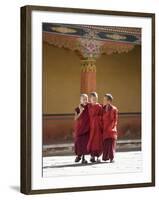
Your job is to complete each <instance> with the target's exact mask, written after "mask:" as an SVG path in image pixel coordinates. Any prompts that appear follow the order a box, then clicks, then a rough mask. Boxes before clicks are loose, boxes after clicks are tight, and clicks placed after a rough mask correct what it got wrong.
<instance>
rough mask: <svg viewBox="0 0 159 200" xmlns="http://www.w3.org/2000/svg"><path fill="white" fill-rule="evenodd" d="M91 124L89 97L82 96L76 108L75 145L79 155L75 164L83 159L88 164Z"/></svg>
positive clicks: (76, 152)
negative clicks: (86, 157)
mask: <svg viewBox="0 0 159 200" xmlns="http://www.w3.org/2000/svg"><path fill="white" fill-rule="evenodd" d="M89 124H90V123H89V113H88V95H87V94H81V96H80V105H79V106H78V107H77V108H75V130H74V145H75V154H76V155H77V157H76V159H75V162H79V161H80V160H81V159H82V163H84V164H85V163H87V160H86V159H85V155H86V154H88V153H87V144H88V139H89V131H90V126H89Z"/></svg>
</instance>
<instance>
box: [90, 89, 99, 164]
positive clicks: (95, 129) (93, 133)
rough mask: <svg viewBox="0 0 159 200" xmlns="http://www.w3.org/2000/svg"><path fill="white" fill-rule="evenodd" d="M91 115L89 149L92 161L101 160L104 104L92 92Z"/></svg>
mask: <svg viewBox="0 0 159 200" xmlns="http://www.w3.org/2000/svg"><path fill="white" fill-rule="evenodd" d="M88 110H89V117H90V137H89V141H88V146H87V150H88V152H89V153H90V155H91V158H90V161H91V162H99V161H100V160H99V157H100V155H101V154H102V106H101V105H100V104H99V103H98V94H97V93H96V92H92V93H90V103H89V105H88Z"/></svg>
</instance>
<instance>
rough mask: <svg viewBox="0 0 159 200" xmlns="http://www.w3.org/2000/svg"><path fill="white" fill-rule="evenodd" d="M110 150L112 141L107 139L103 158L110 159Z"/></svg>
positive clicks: (104, 143) (104, 144) (104, 142)
mask: <svg viewBox="0 0 159 200" xmlns="http://www.w3.org/2000/svg"><path fill="white" fill-rule="evenodd" d="M109 151H110V141H109V139H105V140H104V141H103V157H102V160H104V161H107V160H109Z"/></svg>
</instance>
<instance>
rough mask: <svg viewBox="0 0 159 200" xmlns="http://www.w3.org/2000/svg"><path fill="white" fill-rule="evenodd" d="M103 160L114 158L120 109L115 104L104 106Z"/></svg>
mask: <svg viewBox="0 0 159 200" xmlns="http://www.w3.org/2000/svg"><path fill="white" fill-rule="evenodd" d="M102 119H103V120H102V122H103V158H102V159H103V160H105V161H106V160H109V159H110V160H113V159H114V153H115V148H116V139H117V120H118V110H117V108H116V107H115V106H113V105H106V106H103V117H102Z"/></svg>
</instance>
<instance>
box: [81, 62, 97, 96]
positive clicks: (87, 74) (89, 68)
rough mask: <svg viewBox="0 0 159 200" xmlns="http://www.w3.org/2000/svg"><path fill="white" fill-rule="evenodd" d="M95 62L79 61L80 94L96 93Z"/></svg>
mask: <svg viewBox="0 0 159 200" xmlns="http://www.w3.org/2000/svg"><path fill="white" fill-rule="evenodd" d="M95 63H96V60H94V59H87V60H81V91H80V92H81V94H82V93H86V94H89V93H90V92H94V91H96V65H95Z"/></svg>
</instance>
